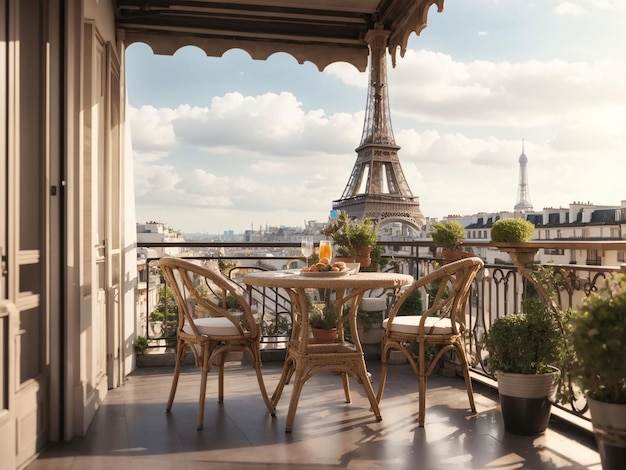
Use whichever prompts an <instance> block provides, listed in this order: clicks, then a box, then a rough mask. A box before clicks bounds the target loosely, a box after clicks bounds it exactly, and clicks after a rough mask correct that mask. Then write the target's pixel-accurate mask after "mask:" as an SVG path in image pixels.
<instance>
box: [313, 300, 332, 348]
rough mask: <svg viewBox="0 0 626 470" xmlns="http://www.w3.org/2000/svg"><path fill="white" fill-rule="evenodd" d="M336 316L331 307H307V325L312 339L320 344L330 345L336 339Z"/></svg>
mask: <svg viewBox="0 0 626 470" xmlns="http://www.w3.org/2000/svg"><path fill="white" fill-rule="evenodd" d="M338 319H339V318H338V315H337V313H336V312H335V310H334V309H333V308H332V307H325V308H319V307H317V306H315V305H313V306H309V325H311V332H312V333H313V338H314V339H315V340H316V341H318V342H320V343H332V342H334V341H335V338H337V321H338Z"/></svg>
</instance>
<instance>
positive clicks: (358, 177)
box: [333, 30, 424, 231]
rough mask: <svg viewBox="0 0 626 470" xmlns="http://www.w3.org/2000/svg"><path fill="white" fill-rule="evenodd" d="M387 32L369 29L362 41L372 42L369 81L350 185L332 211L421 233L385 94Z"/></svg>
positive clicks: (417, 209) (421, 217) (415, 200)
mask: <svg viewBox="0 0 626 470" xmlns="http://www.w3.org/2000/svg"><path fill="white" fill-rule="evenodd" d="M388 37H389V32H388V31H383V30H371V31H369V33H368V35H367V37H366V40H367V41H368V43H369V46H370V84H369V92H368V97H367V108H366V111H365V122H364V124H363V135H362V137H361V144H360V145H359V147H358V148H357V149H356V152H357V157H356V163H355V164H354V168H353V169H352V174H351V175H350V179H349V180H348V184H347V185H346V188H345V189H344V191H343V194H342V196H341V198H340V199H337V200H335V201H333V209H335V210H344V211H346V212H347V213H348V216H349V217H350V218H357V219H363V218H364V217H369V218H370V219H372V220H373V221H374V222H375V223H376V225H377V226H378V227H379V228H380V227H382V226H383V225H386V224H389V223H392V222H401V223H402V224H403V225H408V226H411V227H413V228H415V229H416V230H418V231H420V230H421V228H422V226H423V224H424V215H423V214H422V211H421V210H420V204H419V198H418V197H416V196H413V193H412V192H411V189H410V188H409V185H408V183H407V182H406V179H405V177H404V173H403V172H402V167H401V166H400V159H399V158H398V150H400V147H399V146H398V145H396V142H395V138H394V136H393V130H392V128H391V114H390V112H389V100H388V97H387V67H386V62H387V56H386V47H387V38H388Z"/></svg>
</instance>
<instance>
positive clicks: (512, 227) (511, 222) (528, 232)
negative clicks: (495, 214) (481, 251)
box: [491, 219, 535, 243]
mask: <svg viewBox="0 0 626 470" xmlns="http://www.w3.org/2000/svg"><path fill="white" fill-rule="evenodd" d="M534 233H535V225H534V224H533V223H532V222H530V221H528V220H525V219H500V220H496V221H495V222H494V223H493V225H492V226H491V241H494V242H516V243H525V242H528V241H530V239H531V238H532V237H533V234H534Z"/></svg>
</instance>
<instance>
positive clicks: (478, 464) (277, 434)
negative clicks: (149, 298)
mask: <svg viewBox="0 0 626 470" xmlns="http://www.w3.org/2000/svg"><path fill="white" fill-rule="evenodd" d="M367 364H368V368H369V369H370V371H371V372H372V375H373V380H374V386H376V385H377V383H378V371H379V366H380V363H379V362H377V361H368V363H367ZM281 366H282V363H281V362H279V361H274V362H267V363H264V365H263V369H264V378H265V383H266V385H267V387H268V389H269V390H270V391H271V390H272V389H273V387H274V386H275V385H276V384H277V383H278V379H279V376H280V369H281ZM171 377H172V368H171V367H158V368H145V369H144V368H141V369H138V370H136V371H135V372H134V373H133V374H132V375H131V376H130V378H129V380H128V381H127V383H126V385H124V386H123V387H120V388H118V389H115V390H110V391H109V394H108V395H107V397H106V399H105V401H104V403H103V405H102V406H101V408H100V410H99V411H98V413H97V414H96V417H95V419H94V421H93V423H92V424H91V426H90V428H89V431H88V433H87V435H86V436H85V437H84V438H81V439H74V440H73V441H72V442H70V443H63V444H55V445H52V446H50V447H49V448H48V449H47V450H46V451H45V452H43V453H42V454H41V455H40V456H39V457H38V458H37V460H35V461H34V462H32V463H31V464H30V465H29V466H28V467H27V470H52V469H54V470H70V469H72V470H73V469H79V468H81V469H82V468H102V469H135V468H145V469H155V470H156V469H163V470H165V469H180V468H185V469H189V470H193V469H207V468H210V469H230V470H244V469H250V470H252V469H254V470H256V469H260V468H267V469H291V468H298V469H332V468H345V469H359V470H367V469H386V468H394V469H405V468H406V469H408V468H424V469H451V470H452V469H454V470H458V469H462V468H474V469H477V468H480V469H485V468H489V469H522V468H523V469H533V470H539V469H558V468H563V469H565V468H566V469H570V470H571V469H581V470H582V469H598V470H599V469H600V457H599V454H598V452H597V450H596V447H595V441H594V440H593V437H592V436H591V434H589V433H587V432H585V431H583V430H581V429H579V428H574V427H572V426H570V425H568V424H566V422H564V421H562V420H560V419H557V418H553V419H552V421H551V423H550V427H549V428H548V430H547V431H546V432H545V434H543V435H541V436H537V437H523V436H515V435H512V434H507V433H505V432H504V427H503V424H502V418H501V415H500V411H499V409H498V402H497V393H496V392H495V390H494V389H492V388H490V387H488V386H486V385H481V384H479V383H475V384H474V396H475V400H476V407H477V413H476V414H471V413H470V412H469V409H468V403H467V394H466V392H465V386H464V383H463V380H462V379H461V378H458V377H444V376H441V375H438V376H433V377H431V379H430V380H429V385H428V399H427V402H426V403H427V407H428V409H427V413H426V423H425V427H424V428H419V427H418V424H417V409H418V403H417V381H416V378H415V376H414V375H413V372H412V370H411V369H410V367H409V366H408V365H407V364H404V365H393V366H390V371H389V375H388V379H387V387H386V389H385V395H384V396H383V399H382V401H381V413H382V416H383V419H382V421H380V422H376V420H375V419H374V417H373V415H372V413H371V412H370V411H369V402H368V400H367V398H366V397H365V394H364V392H363V390H362V388H361V387H359V386H357V384H356V383H355V382H353V383H352V385H353V386H352V403H351V404H346V403H344V397H343V390H342V387H341V378H340V377H339V376H338V375H335V374H318V375H315V376H314V377H313V378H311V379H310V380H309V381H308V382H307V384H306V385H305V386H304V389H303V391H302V396H301V397H300V405H299V407H298V414H297V417H296V421H295V424H294V429H293V432H292V433H291V434H287V433H285V420H286V415H287V407H288V403H289V398H290V394H291V387H290V386H287V388H286V389H285V394H284V395H285V396H283V398H282V400H281V402H280V403H279V404H278V409H277V413H276V417H275V418H272V417H271V416H269V415H268V413H267V409H266V408H265V405H264V404H263V400H262V399H261V396H260V394H259V392H258V386H257V383H256V378H255V375H254V371H253V369H252V368H251V367H248V366H232V367H231V368H230V370H227V373H226V384H225V399H224V403H223V404H222V405H219V404H218V403H217V398H216V394H217V390H216V388H217V382H216V377H215V374H214V373H212V374H210V375H209V386H208V389H207V399H206V410H205V418H204V423H205V426H204V429H203V430H202V431H196V427H195V423H196V414H197V400H198V396H197V393H198V390H199V382H200V381H199V373H198V371H197V369H195V368H190V369H188V370H186V371H184V372H183V374H181V379H180V383H179V385H178V392H177V397H176V401H175V402H174V406H173V408H172V411H171V412H170V413H166V412H165V402H166V400H167V396H168V393H169V387H170V383H171Z"/></svg>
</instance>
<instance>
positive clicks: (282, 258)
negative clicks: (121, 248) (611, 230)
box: [138, 240, 626, 416]
mask: <svg viewBox="0 0 626 470" xmlns="http://www.w3.org/2000/svg"><path fill="white" fill-rule="evenodd" d="M379 245H382V246H384V247H385V254H384V255H383V259H384V260H385V262H386V265H385V267H384V268H383V269H384V270H394V271H396V272H401V273H404V274H411V275H412V276H413V277H415V278H416V279H418V278H420V277H422V276H424V275H425V274H427V273H429V272H431V271H432V270H434V269H436V268H437V266H438V265H439V263H440V262H441V260H440V258H439V257H438V251H437V249H436V245H435V244H434V243H433V242H430V241H410V240H393V241H383V242H379ZM138 246H140V247H147V248H151V249H153V250H160V249H164V248H167V249H168V250H170V251H169V252H170V254H171V250H172V249H174V248H176V249H179V250H180V251H181V253H180V254H179V255H180V256H184V257H188V258H194V259H198V260H200V261H201V262H203V263H208V264H213V265H214V266H215V268H216V269H218V268H220V267H221V268H222V272H223V273H224V275H225V276H228V277H229V278H230V279H231V280H232V281H234V282H240V279H241V277H242V276H243V275H244V274H245V273H247V272H250V271H252V270H267V269H284V268H287V267H293V268H297V267H301V266H303V265H304V258H303V257H302V255H301V254H300V243H299V242H278V243H272V242H265V243H263V242H258V243H223V242H217V243H201V242H194V243H182V244H178V245H173V244H170V243H162V244H157V243H152V244H138ZM528 246H532V247H535V248H537V249H538V251H541V252H543V253H544V254H545V252H546V251H547V252H548V253H550V252H554V251H557V250H558V252H561V250H563V252H569V251H572V250H578V251H580V252H581V253H584V252H585V250H588V249H589V250H598V251H601V252H605V251H608V250H626V241H605V242H599V241H558V242H557V241H554V240H543V241H540V242H539V243H535V242H532V243H530V244H528ZM464 247H465V248H466V249H469V250H472V251H474V252H475V253H476V254H477V255H481V257H482V258H483V260H485V261H486V263H485V269H484V270H483V271H482V272H481V273H479V275H478V276H477V278H476V280H475V281H474V284H473V286H472V292H471V296H470V301H469V302H468V305H467V311H466V325H467V329H468V333H469V334H468V338H467V347H468V353H469V357H470V361H471V365H472V368H473V371H474V374H475V376H476V377H478V378H480V377H485V378H486V380H487V382H489V379H493V376H492V374H491V372H490V371H489V370H487V368H486V362H487V361H486V359H487V358H486V353H485V351H482V350H481V348H480V339H481V337H482V335H483V334H484V332H485V331H486V330H488V329H489V327H490V325H491V323H492V322H493V321H494V320H495V319H496V318H499V317H501V316H504V315H510V314H515V313H519V312H520V311H521V305H522V300H523V299H524V298H525V296H526V293H527V290H528V289H529V288H530V286H529V282H528V281H527V280H526V279H525V278H524V277H523V276H521V274H520V273H519V272H518V270H517V268H516V267H515V266H514V265H513V264H512V263H510V262H508V259H509V258H508V255H507V254H505V253H501V252H499V251H498V248H497V247H496V246H494V245H492V244H491V243H490V242H487V241H483V242H480V241H476V242H466V243H465V244H464ZM539 249H542V250H539ZM485 254H486V255H488V256H485ZM487 257H491V258H492V259H493V262H489V261H488V260H486V258H487ZM616 259H617V258H616ZM593 261H596V260H593ZM570 262H571V261H569V258H568V261H565V263H566V264H556V263H550V266H551V267H552V268H553V269H554V270H555V272H556V275H557V276H558V277H559V278H560V279H561V281H562V282H561V283H560V284H561V286H562V288H561V290H560V292H558V298H557V303H558V304H559V305H560V306H561V307H562V308H568V307H572V308H576V307H577V306H578V305H580V304H581V302H582V300H583V298H584V297H586V296H588V295H589V294H590V293H592V292H594V291H596V290H597V286H598V284H599V281H601V280H602V279H604V278H606V277H607V276H608V275H609V274H610V273H612V272H615V271H619V270H620V269H621V270H624V269H625V268H624V267H621V266H619V265H615V266H601V265H596V264H594V263H587V264H582V261H579V262H578V263H579V264H570ZM140 263H141V264H143V265H144V266H142V267H143V269H145V270H146V272H147V273H149V276H148V278H147V285H154V284H153V279H155V277H156V278H157V279H158V278H159V271H158V258H147V259H144V260H140ZM143 285H144V286H145V285H146V279H145V277H144V284H143ZM156 285H158V286H159V287H158V289H162V288H164V286H163V285H162V284H160V283H156ZM242 289H243V290H245V289H246V288H245V286H243V285H242ZM312 294H313V295H315V293H314V292H313V293H312ZM381 294H382V293H380V292H378V293H376V295H381ZM248 295H249V301H250V303H251V305H252V307H253V309H255V310H257V312H258V313H259V314H260V315H261V318H262V327H263V339H262V347H264V348H268V349H280V348H284V347H285V346H286V343H287V340H288V338H289V335H290V332H291V325H292V317H291V304H290V301H289V297H288V296H287V294H286V293H285V292H281V290H280V289H269V288H264V289H254V290H248ZM144 298H145V306H144V308H143V312H144V313H143V316H142V317H143V318H142V322H141V325H140V327H141V330H140V331H145V336H146V338H148V340H149V343H151V344H152V346H153V347H167V346H171V345H172V341H175V323H174V324H172V323H168V321H167V319H166V320H165V321H164V324H163V325H162V327H161V328H160V329H157V328H155V327H154V325H152V323H153V322H151V320H150V318H151V316H153V315H152V312H154V310H155V306H156V304H155V302H156V301H158V295H152V296H150V295H149V294H144ZM172 335H173V337H172ZM568 411H569V412H571V413H573V414H575V415H577V416H582V415H584V412H585V411H586V405H585V403H572V404H571V406H570V407H569V408H568Z"/></svg>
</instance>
